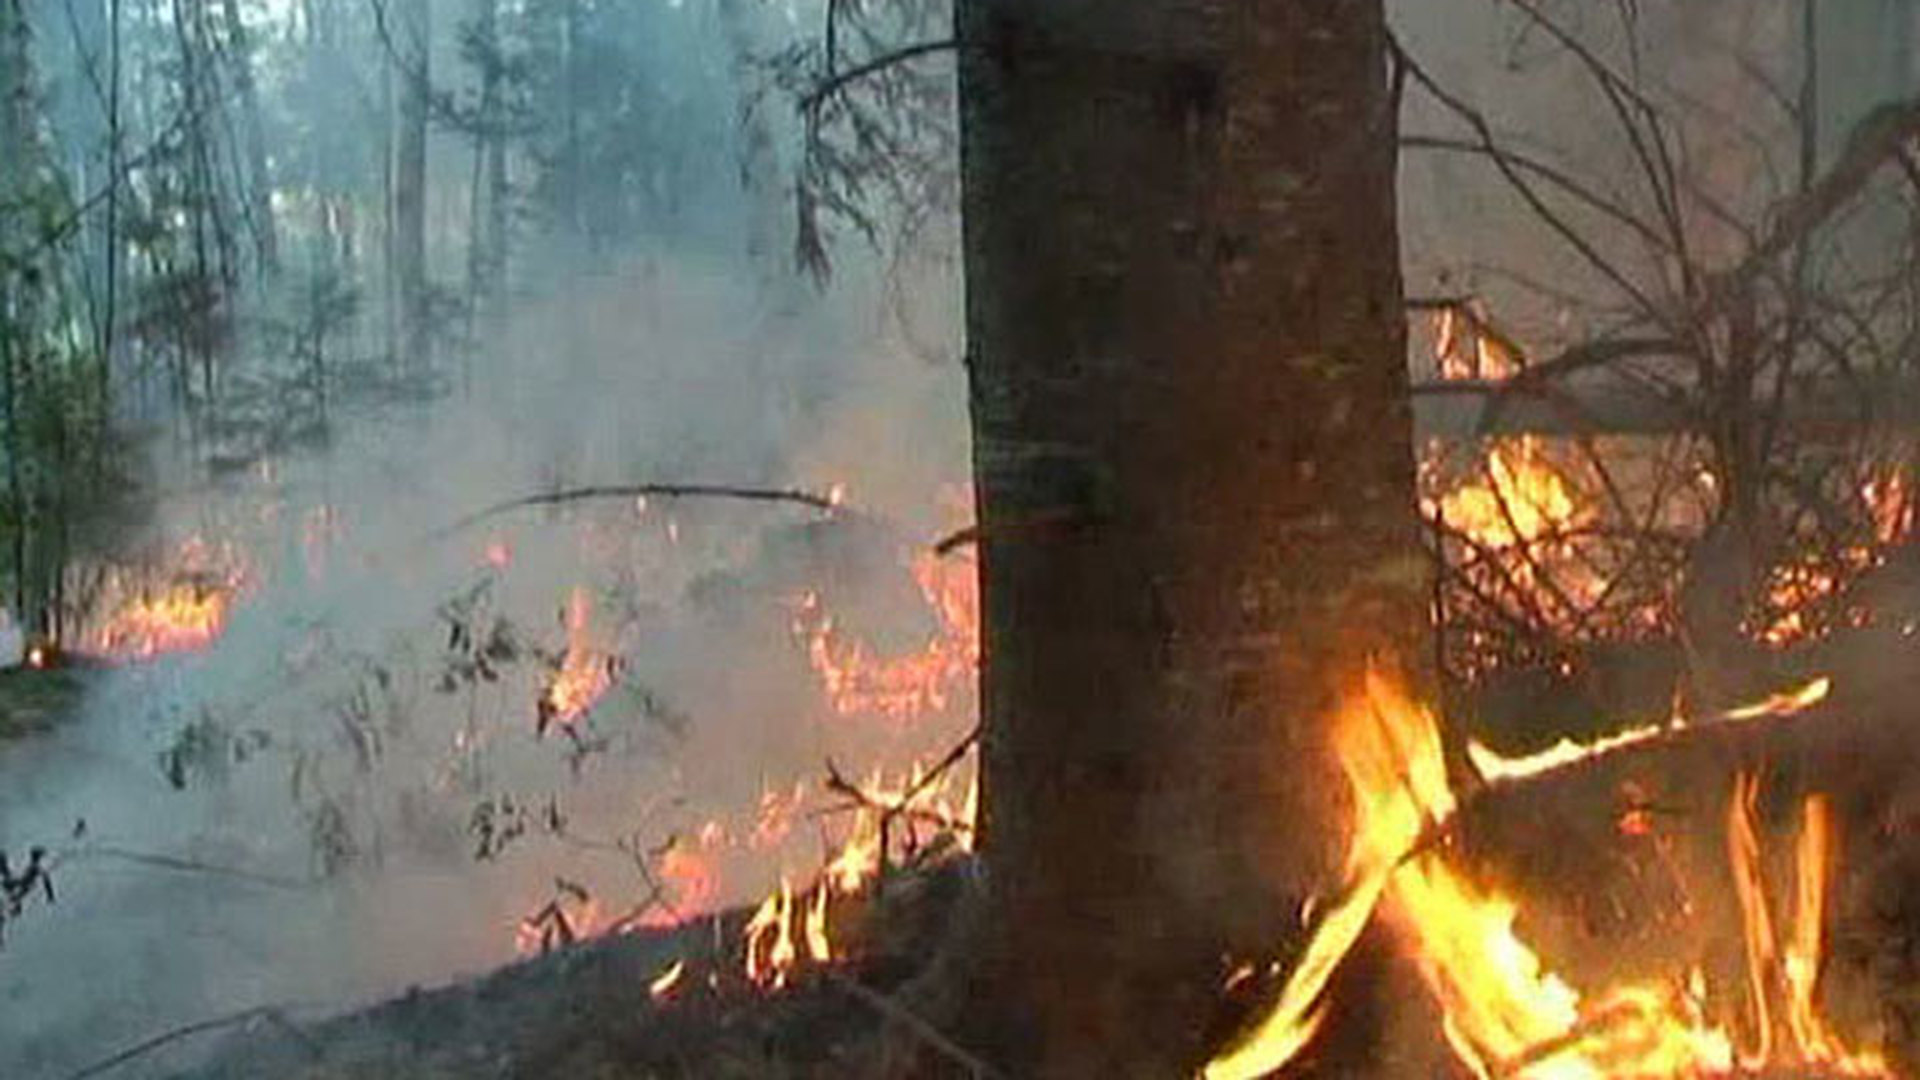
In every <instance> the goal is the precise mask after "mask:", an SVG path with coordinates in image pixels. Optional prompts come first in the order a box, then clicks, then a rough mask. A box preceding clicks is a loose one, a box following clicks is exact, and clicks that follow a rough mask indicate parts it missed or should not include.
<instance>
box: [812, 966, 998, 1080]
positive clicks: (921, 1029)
mask: <svg viewBox="0 0 1920 1080" xmlns="http://www.w3.org/2000/svg"><path fill="white" fill-rule="evenodd" d="M825 974H826V977H827V981H828V982H830V983H832V984H833V985H835V986H837V987H839V988H840V989H842V990H845V991H846V992H847V993H848V994H849V995H851V996H852V997H855V998H857V999H859V1000H860V1002H861V1003H862V1004H864V1005H866V1006H868V1007H869V1008H871V1009H873V1011H875V1012H877V1013H879V1014H880V1015H881V1016H883V1017H885V1018H886V1019H888V1020H891V1021H893V1022H894V1023H896V1024H899V1025H900V1026H901V1027H903V1028H906V1029H907V1030H908V1031H911V1032H912V1033H913V1034H915V1035H917V1036H919V1037H920V1039H921V1041H923V1042H925V1043H926V1044H927V1045H928V1046H931V1047H933V1048H934V1049H935V1050H938V1051H940V1053H942V1054H944V1055H946V1057H947V1059H948V1060H950V1061H952V1062H954V1063H955V1064H957V1065H959V1066H961V1067H962V1068H964V1069H966V1070H967V1071H969V1072H970V1073H972V1074H973V1075H974V1076H975V1077H976V1078H979V1077H991V1078H994V1080H1006V1078H1007V1074H1006V1073H1004V1072H1001V1071H1000V1070H999V1069H996V1068H994V1067H993V1066H992V1065H989V1064H987V1062H985V1061H984V1060H982V1059H981V1058H979V1057H978V1056H976V1055H974V1054H972V1053H969V1052H968V1051H967V1050H966V1049H964V1048H963V1047H961V1046H960V1044H958V1043H956V1042H954V1041H953V1040H952V1039H949V1038H947V1037H946V1036H945V1035H943V1034H941V1032H940V1029H939V1028H936V1027H934V1026H933V1025H932V1024H929V1023H927V1022H926V1021H925V1020H922V1019H921V1018H920V1017H919V1016H917V1015H915V1014H914V1013H913V1012H912V1011H911V1010H909V1009H908V1008H907V1007H906V1006H904V1005H902V1004H900V1003H899V1002H897V1001H895V1000H893V999H892V998H890V997H888V996H886V995H885V994H881V993H878V992H877V991H875V990H873V989H872V988H871V987H868V986H866V985H865V984H863V983H860V982H857V981H855V980H853V979H850V978H848V977H847V976H845V975H842V974H840V973H839V972H837V971H834V970H833V969H831V968H828V969H827V970H826V972H825Z"/></svg>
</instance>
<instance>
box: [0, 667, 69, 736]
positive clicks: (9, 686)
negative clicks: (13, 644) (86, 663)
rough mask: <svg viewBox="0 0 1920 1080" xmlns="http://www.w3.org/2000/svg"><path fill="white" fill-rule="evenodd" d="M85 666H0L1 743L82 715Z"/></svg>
mask: <svg viewBox="0 0 1920 1080" xmlns="http://www.w3.org/2000/svg"><path fill="white" fill-rule="evenodd" d="M86 682H87V672H86V669H84V668H72V667H62V668H50V669H46V670H41V669H38V668H30V667H14V668H6V669H0V742H4V741H6V740H9V739H17V738H20V737H22V736H26V735H38V734H43V733H45V732H47V731H50V730H52V729H53V727H54V726H55V725H56V724H58V723H60V722H61V721H62V720H65V719H69V718H71V717H74V716H76V715H78V713H79V705H80V698H81V696H82V694H83V693H84V692H85V690H86Z"/></svg>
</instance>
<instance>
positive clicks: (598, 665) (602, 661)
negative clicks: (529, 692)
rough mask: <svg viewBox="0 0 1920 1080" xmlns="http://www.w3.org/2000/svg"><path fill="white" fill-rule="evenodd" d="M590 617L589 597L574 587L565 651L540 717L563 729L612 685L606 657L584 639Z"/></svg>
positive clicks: (570, 600)
mask: <svg viewBox="0 0 1920 1080" xmlns="http://www.w3.org/2000/svg"><path fill="white" fill-rule="evenodd" d="M592 617H593V600H592V598H591V597H590V596H589V595H588V593H587V590H586V589H584V588H581V587H580V586H578V585H576V586H574V588H573V592H572V594H571V595H569V596H568V598H567V652H566V655H565V656H564V657H562V658H561V662H560V670H559V672H558V673H557V674H555V675H554V677H553V681H552V682H551V683H549V684H548V685H547V692H546V694H545V695H544V697H543V699H542V705H543V709H542V714H543V716H544V717H546V718H547V719H548V720H550V721H551V722H552V723H556V724H560V725H562V726H565V725H568V724H572V723H573V722H574V721H576V720H578V719H580V717H582V716H585V715H586V714H587V712H588V711H589V710H591V709H592V708H593V707H594V705H596V704H597V703H599V701H600V699H601V697H603V696H604V695H605V694H606V692H607V690H608V689H609V688H611V687H612V685H613V674H612V672H611V671H610V670H609V658H608V657H607V656H606V655H605V654H603V653H601V652H599V651H598V650H596V649H594V648H593V647H592V645H591V644H590V642H589V640H588V633H587V625H588V621H589V620H590V619H592Z"/></svg>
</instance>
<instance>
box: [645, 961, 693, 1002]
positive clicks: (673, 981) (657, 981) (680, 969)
mask: <svg viewBox="0 0 1920 1080" xmlns="http://www.w3.org/2000/svg"><path fill="white" fill-rule="evenodd" d="M686 973H687V962H686V961H685V960H675V961H674V962H673V963H672V965H670V966H669V967H668V968H667V969H666V970H665V971H662V972H661V973H660V974H658V975H656V976H654V977H653V981H652V982H650V983H648V984H647V994H648V995H649V996H651V997H652V998H653V1000H655V1001H664V1000H666V999H667V998H668V997H670V996H672V994H673V992H674V990H675V989H677V988H678V987H679V985H680V980H681V978H682V977H683V976H685V975H686Z"/></svg>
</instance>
